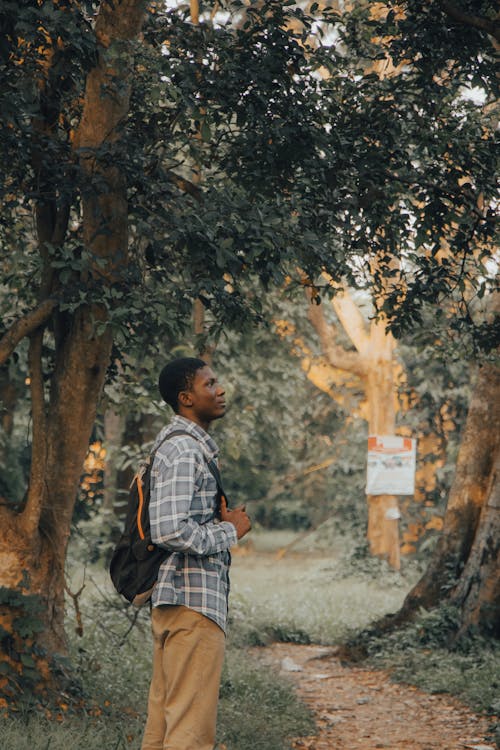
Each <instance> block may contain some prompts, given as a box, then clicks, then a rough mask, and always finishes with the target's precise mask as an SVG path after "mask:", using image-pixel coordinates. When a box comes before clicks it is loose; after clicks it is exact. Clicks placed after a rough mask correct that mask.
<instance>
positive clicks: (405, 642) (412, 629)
mask: <svg viewBox="0 0 500 750" xmlns="http://www.w3.org/2000/svg"><path fill="white" fill-rule="evenodd" d="M458 614H459V613H458V612H457V610H456V609H455V608H453V607H449V606H446V607H441V608H440V609H436V610H432V611H430V612H427V611H425V610H422V611H421V612H420V613H419V615H418V617H417V618H416V619H415V620H414V621H413V622H412V623H410V624H408V625H406V626H405V627H402V628H398V630H396V631H394V632H393V633H381V634H379V635H377V634H376V633H371V634H370V635H367V636H366V638H365V641H364V645H365V647H366V649H367V652H368V655H369V662H370V664H372V665H373V666H375V667H378V668H382V669H387V670H389V671H390V673H391V675H392V678H393V679H394V680H397V681H399V682H407V683H410V684H412V685H416V686H417V687H420V688H422V689H423V690H425V691H426V692H429V693H449V694H451V695H455V696H457V697H458V698H460V699H461V700H462V701H463V702H464V703H466V704H468V705H469V706H471V708H474V709H475V710H477V711H485V712H486V713H491V714H499V713H500V643H499V642H498V641H494V640H492V639H486V638H483V637H481V636H479V635H478V634H474V633H472V634H468V635H467V636H463V637H461V638H458V639H455V637H454V634H455V632H456V629H457V623H458ZM359 641H361V642H362V641H363V635H362V634H361V636H360V637H358V642H359Z"/></svg>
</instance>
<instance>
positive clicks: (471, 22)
mask: <svg viewBox="0 0 500 750" xmlns="http://www.w3.org/2000/svg"><path fill="white" fill-rule="evenodd" d="M440 4H441V7H442V9H443V10H444V12H445V13H446V15H447V16H449V17H450V18H451V19H453V21H456V22H457V23H460V24H462V25H464V26H471V27H472V28H474V29H479V30H480V31H486V33H487V34H489V35H490V36H492V37H493V38H494V39H496V40H497V41H500V24H499V23H498V18H496V19H490V18H484V17H483V16H473V15H470V14H469V13H466V12H465V11H463V10H462V9H461V8H457V6H456V5H455V4H454V3H451V2H449V0H441V3H440Z"/></svg>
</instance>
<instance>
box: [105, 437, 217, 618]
mask: <svg viewBox="0 0 500 750" xmlns="http://www.w3.org/2000/svg"><path fill="white" fill-rule="evenodd" d="M177 435H188V436H189V437H192V438H194V439H195V440H196V438H195V437H194V435H191V433H188V432H180V431H176V432H171V433H170V434H169V435H167V436H166V437H165V438H164V439H163V440H162V442H161V443H160V445H158V447H157V448H156V450H155V451H154V452H153V453H152V454H151V455H150V456H149V458H148V459H147V461H146V462H145V463H144V464H143V465H142V467H141V469H140V470H139V472H138V473H137V474H136V475H135V477H134V479H133V480H132V484H131V486H130V493H129V499H128V503H127V516H126V519H125V527H124V530H123V533H122V535H121V537H120V539H119V541H118V544H117V545H116V547H115V549H114V552H113V555H112V557H111V562H110V565H109V573H110V576H111V580H112V582H113V585H114V587H115V589H116V590H117V591H118V593H119V594H121V595H122V596H124V597H125V599H127V601H129V602H131V603H132V604H134V605H135V606H137V607H140V606H142V605H143V604H146V602H148V601H149V600H150V598H151V594H152V593H153V588H154V585H155V583H156V581H157V579H158V572H159V570H160V565H161V564H162V562H163V561H164V560H166V559H167V557H168V556H169V554H171V553H170V552H169V551H168V550H166V549H163V548H161V547H157V546H156V545H155V544H153V542H152V541H151V529H150V525H149V500H150V495H151V487H150V481H151V469H152V467H153V461H154V457H155V454H156V451H157V450H158V448H160V446H161V445H163V443H164V442H165V440H169V439H170V438H172V437H175V436H177ZM207 465H208V468H209V470H210V472H211V473H212V475H213V476H214V478H215V481H216V482H217V490H218V491H217V513H218V512H219V509H220V499H221V497H225V492H224V490H223V487H222V482H221V477H220V474H219V470H218V468H217V465H216V464H215V462H214V461H209V462H207Z"/></svg>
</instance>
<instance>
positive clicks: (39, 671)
mask: <svg viewBox="0 0 500 750" xmlns="http://www.w3.org/2000/svg"><path fill="white" fill-rule="evenodd" d="M28 591H29V586H28V582H27V578H26V580H25V581H24V582H23V585H22V586H21V587H20V590H19V591H13V590H11V589H9V588H6V587H4V586H2V587H1V588H0V616H1V622H2V624H1V626H0V654H1V657H0V686H1V691H2V698H1V699H0V708H2V709H5V710H11V709H13V710H15V711H19V710H25V709H33V708H37V709H39V710H40V709H41V708H42V707H43V706H44V705H45V704H46V703H47V702H48V703H49V704H50V703H52V702H53V701H54V700H55V693H54V679H55V676H56V675H58V676H59V678H60V680H59V689H58V691H57V701H62V702H64V701H68V702H69V701H71V700H74V697H75V696H74V695H73V696H72V697H70V695H69V694H70V693H71V692H72V691H73V689H74V685H72V683H71V680H70V679H68V675H67V673H66V672H67V663H66V661H65V660H64V658H62V657H60V656H58V655H54V654H48V653H47V651H46V650H45V649H43V648H41V647H40V645H39V644H38V643H37V640H36V637H37V634H38V633H39V632H40V631H42V630H43V627H44V625H43V619H42V618H43V603H42V600H41V597H40V596H38V595H36V594H30V593H28ZM63 684H64V688H65V692H64V693H61V690H62V686H63Z"/></svg>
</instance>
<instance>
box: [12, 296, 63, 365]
mask: <svg viewBox="0 0 500 750" xmlns="http://www.w3.org/2000/svg"><path fill="white" fill-rule="evenodd" d="M57 304H58V303H57V300H55V299H46V300H44V301H43V302H41V303H40V304H39V305H38V307H35V309H34V310H31V311H30V312H29V313H26V315H24V316H23V317H22V318H19V320H16V322H15V323H13V324H12V326H11V327H10V328H9V330H8V331H7V333H5V334H4V335H3V337H2V338H1V339H0V365H2V364H3V363H4V362H5V361H6V360H7V359H8V358H9V357H10V355H11V354H12V352H13V351H14V350H15V348H16V346H17V345H18V344H19V342H20V341H21V340H22V339H24V338H25V337H26V336H30V335H31V334H32V333H33V332H34V331H36V329H37V328H39V327H40V326H41V325H43V324H44V323H45V322H46V321H47V320H48V319H49V318H50V316H51V315H52V312H53V310H54V308H55V307H56V306H57Z"/></svg>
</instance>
